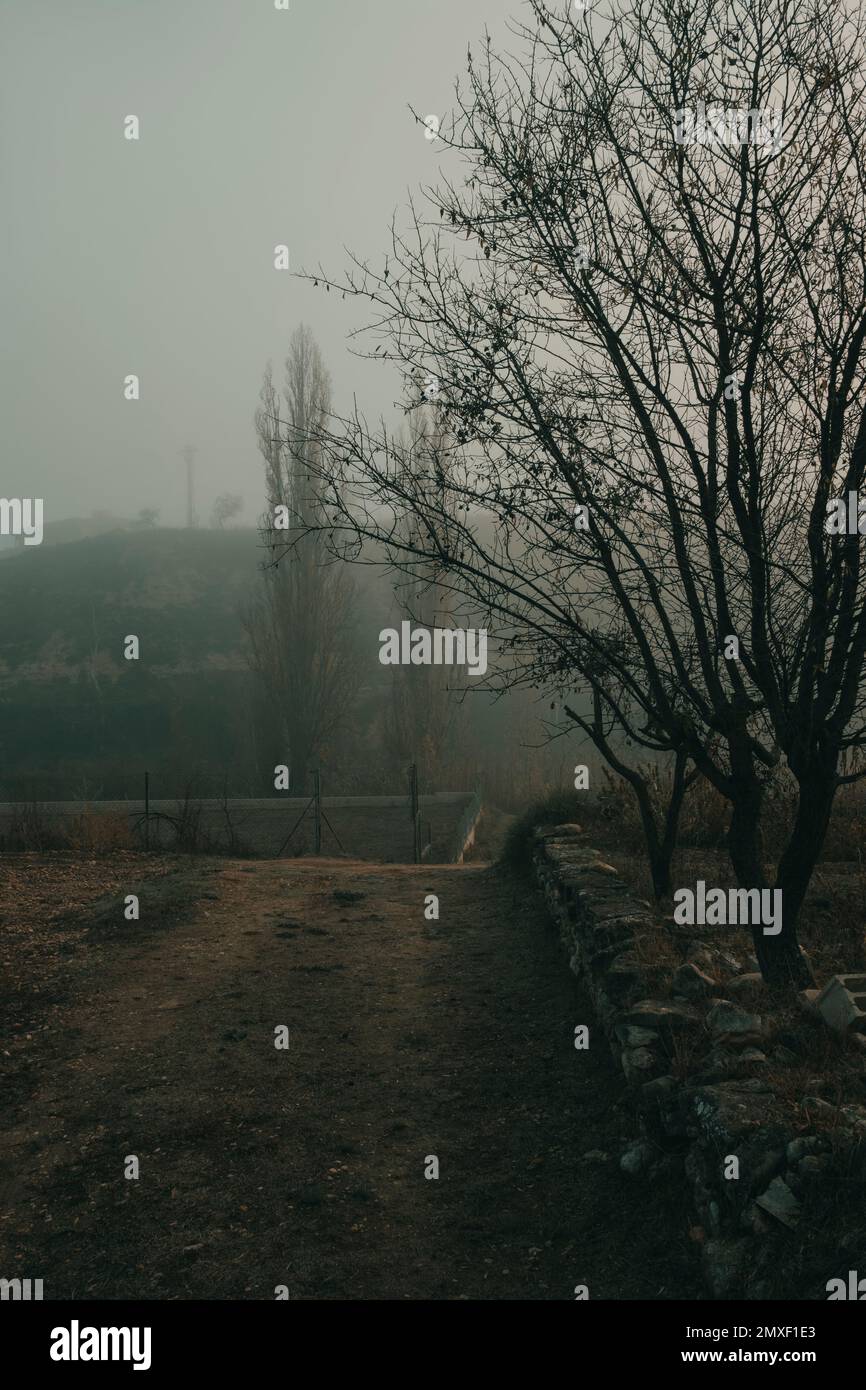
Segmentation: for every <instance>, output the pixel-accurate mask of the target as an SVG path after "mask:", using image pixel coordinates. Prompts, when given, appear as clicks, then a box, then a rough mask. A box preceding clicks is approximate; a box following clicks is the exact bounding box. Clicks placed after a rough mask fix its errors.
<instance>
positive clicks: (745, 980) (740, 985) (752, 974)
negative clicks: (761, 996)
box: [725, 970, 764, 997]
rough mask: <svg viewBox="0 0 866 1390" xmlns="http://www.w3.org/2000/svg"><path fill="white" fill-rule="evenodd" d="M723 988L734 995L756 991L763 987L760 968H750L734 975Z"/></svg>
mask: <svg viewBox="0 0 866 1390" xmlns="http://www.w3.org/2000/svg"><path fill="white" fill-rule="evenodd" d="M725 988H726V989H727V990H728V992H729V993H730V994H733V995H734V996H735V997H739V996H740V995H741V994H753V993H757V992H758V991H759V990H762V989H763V988H764V977H763V975H762V974H761V972H760V970H750V971H747V973H746V974H745V975H735V976H734V977H733V979H731V980H728V982H727V984H726V986H725Z"/></svg>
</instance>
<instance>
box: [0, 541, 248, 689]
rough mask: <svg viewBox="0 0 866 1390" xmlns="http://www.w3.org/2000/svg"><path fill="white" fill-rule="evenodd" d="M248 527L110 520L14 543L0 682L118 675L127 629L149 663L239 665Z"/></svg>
mask: <svg viewBox="0 0 866 1390" xmlns="http://www.w3.org/2000/svg"><path fill="white" fill-rule="evenodd" d="M259 558H260V551H259V548H258V538H257V536H256V533H255V531H252V530H234V531H180V530H152V531H145V532H130V531H122V532H121V531H119V532H116V533H113V534H110V535H105V536H97V537H94V538H92V539H89V540H83V541H76V542H73V543H70V544H66V545H55V546H45V547H44V548H43V547H40V548H38V549H37V548H33V549H30V550H28V549H23V550H22V551H20V552H19V553H18V554H17V555H15V556H13V557H10V558H9V559H8V560H6V562H5V563H4V564H3V565H2V566H0V603H2V605H3V612H4V624H3V633H2V636H0V690H3V691H8V688H9V686H10V685H15V684H18V683H19V682H21V681H26V682H32V683H36V684H43V683H45V682H53V681H57V680H64V679H65V680H75V679H76V678H80V677H81V676H84V677H85V678H86V679H87V680H88V682H90V683H93V682H94V681H96V682H101V681H113V680H119V679H121V678H122V677H123V676H124V675H126V674H128V670H129V668H130V666H132V665H133V663H131V662H127V661H125V660H124V657H123V639H124V637H125V636H127V635H128V634H130V633H134V634H135V635H136V636H137V637H138V638H139V641H140V643H141V653H142V662H143V665H144V666H146V668H147V670H148V671H149V672H150V673H151V674H168V673H169V672H171V671H174V672H181V671H189V670H192V669H196V670H200V669H202V667H209V666H210V667H214V668H215V669H221V670H229V669H233V670H240V669H242V667H243V658H242V655H241V643H242V635H243V634H242V629H241V623H240V616H239V609H240V607H241V606H242V604H243V603H244V602H245V601H246V600H247V599H248V598H249V595H250V593H251V591H252V588H253V586H254V584H255V581H256V577H257V566H258V563H259Z"/></svg>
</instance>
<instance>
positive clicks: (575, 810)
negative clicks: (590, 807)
mask: <svg viewBox="0 0 866 1390" xmlns="http://www.w3.org/2000/svg"><path fill="white" fill-rule="evenodd" d="M586 796H587V794H586V792H578V791H574V790H571V789H563V790H560V791H555V792H550V793H548V795H547V796H546V797H544V798H543V799H542V800H541V801H536V802H534V803H533V805H532V806H530V807H528V809H527V810H525V811H524V812H523V815H522V816H518V818H517V820H516V821H514V822H513V823H512V824H511V825H510V826H509V828H508V831H507V833H506V836H505V843H504V844H503V846H502V855H501V857H500V863H501V864H504V865H506V866H507V867H508V868H510V869H528V868H529V865H530V864H531V862H532V835H533V831H534V830H535V828H536V826H538V825H561V824H562V823H563V822H565V821H578V823H580V822H581V821H583V820H585V819H586V811H587V800H586Z"/></svg>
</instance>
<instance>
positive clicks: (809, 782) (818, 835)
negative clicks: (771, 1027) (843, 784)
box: [759, 758, 837, 989]
mask: <svg viewBox="0 0 866 1390" xmlns="http://www.w3.org/2000/svg"><path fill="white" fill-rule="evenodd" d="M833 762H834V765H833V768H832V769H830V768H828V767H827V766H826V765H825V766H823V767H818V768H815V767H813V768H810V769H808V770H807V771H806V773H805V774H804V775H803V776H801V777H798V779H797V781H798V786H799V797H798V800H797V815H796V819H795V821H794V829H793V830H792V832H791V838H790V839H789V841H788V843H787V845H786V846H785V850H784V853H783V854H782V857H781V859H780V860H779V867H778V869H777V872H776V884H775V886H776V888H779V889H781V893H782V923H783V925H782V931H781V933H780V935H779V937H777V938H776V940H777V941H781V942H783V943H784V942H787V951H783V952H782V953H781V955H780V958H779V961H778V962H777V963H774V968H775V973H776V974H778V973H779V971H780V970H783V971H787V972H788V973H789V977H790V978H788V979H783V980H782V981H781V983H782V984H789V985H790V983H791V981H792V980H793V983H794V986H795V987H796V988H797V989H804V988H807V987H809V986H811V985H814V983H815V981H814V979H813V977H812V972H811V970H810V969H809V967H808V964H807V963H806V961H805V959H804V957H803V956H802V954H801V952H800V950H799V947H797V922H798V920H799V917H800V911H801V908H802V906H803V902H804V900H805V897H806V893H807V892H808V889H809V884H810V882H811V880H812V874H813V873H814V871H815V865H816V864H817V862H818V860H819V858H820V855H821V850H822V849H823V846H824V840H825V838H826V835H827V827H828V825H829V823H830V813H831V811H832V809H833V799H834V797H835V795H836V787H837V781H836V772H835V758H834V760H833ZM765 939H769V940H770V941H772V940H773V938H772V937H771V938H765ZM791 943H793V946H794V947H796V953H795V952H794V951H793V950H792V945H791ZM759 959H760V958H759ZM762 970H763V967H762Z"/></svg>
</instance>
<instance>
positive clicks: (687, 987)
mask: <svg viewBox="0 0 866 1390" xmlns="http://www.w3.org/2000/svg"><path fill="white" fill-rule="evenodd" d="M718 988H719V986H718V984H717V983H716V981H715V980H714V979H713V977H712V976H711V975H707V974H706V972H705V971H703V970H701V968H700V966H699V965H696V964H695V962H694V961H686V963H685V965H681V966H680V967H679V969H678V970H677V971H676V972H675V974H674V978H673V990H674V993H675V994H682V995H685V997H686V998H687V999H701V998H703V997H705V996H706V995H708V994H712V993H713V991H714V990H716V989H718Z"/></svg>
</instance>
